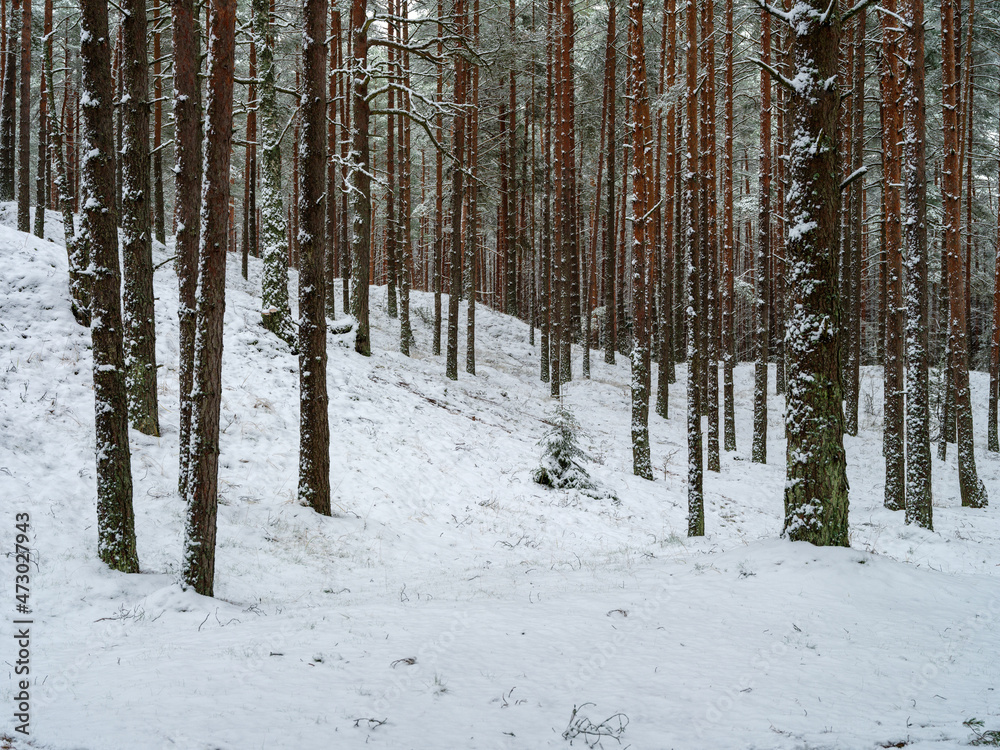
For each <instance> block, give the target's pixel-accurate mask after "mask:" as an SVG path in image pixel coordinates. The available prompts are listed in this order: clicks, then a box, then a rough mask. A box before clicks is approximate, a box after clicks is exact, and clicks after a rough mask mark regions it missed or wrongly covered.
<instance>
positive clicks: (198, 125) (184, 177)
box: [171, 0, 202, 498]
mask: <svg viewBox="0 0 1000 750" xmlns="http://www.w3.org/2000/svg"><path fill="white" fill-rule="evenodd" d="M171 27H172V35H173V51H174V66H173V67H174V86H173V89H174V101H173V112H174V123H175V125H174V169H173V172H174V195H175V196H176V201H177V205H176V217H177V231H176V237H175V245H174V247H175V249H176V253H177V266H176V268H177V286H178V304H177V317H178V330H179V334H178V339H179V349H180V354H179V357H178V373H177V380H178V390H179V391H180V404H179V422H180V429H179V437H178V443H179V445H180V457H179V461H178V472H177V489H178V492H179V494H180V496H181V497H184V498H186V497H187V491H188V476H189V475H188V472H189V468H190V461H191V420H192V417H193V413H194V398H193V394H192V388H193V387H194V340H195V312H196V307H197V299H196V290H197V286H198V248H199V245H200V242H201V176H202V162H201V140H202V119H201V84H200V82H199V73H200V65H199V62H198V61H199V60H200V57H201V44H200V38H201V29H200V27H199V25H198V16H197V11H196V6H195V0H174V2H173V4H172V9H171Z"/></svg>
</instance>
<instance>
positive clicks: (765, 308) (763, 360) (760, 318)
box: [751, 10, 771, 464]
mask: <svg viewBox="0 0 1000 750" xmlns="http://www.w3.org/2000/svg"><path fill="white" fill-rule="evenodd" d="M760 13H761V16H760V24H761V59H762V60H763V62H764V63H765V64H766V65H770V63H771V16H770V14H769V13H768V12H767V11H766V10H762V11H761V12H760ZM760 94H761V107H760V193H759V196H758V204H757V205H758V208H757V256H756V259H755V262H754V281H755V283H756V290H755V296H756V300H755V304H754V321H755V327H756V332H755V337H756V349H757V356H756V361H755V363H754V380H753V448H752V451H751V460H752V461H753V462H754V463H761V464H763V463H767V380H768V372H767V366H768V359H769V354H770V326H769V323H770V318H771V299H770V297H771V268H770V266H771V78H770V75H769V74H768V72H767V71H764V70H762V71H761V74H760Z"/></svg>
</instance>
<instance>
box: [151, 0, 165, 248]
mask: <svg viewBox="0 0 1000 750" xmlns="http://www.w3.org/2000/svg"><path fill="white" fill-rule="evenodd" d="M162 54H163V52H162V49H161V46H160V0H156V1H155V3H154V4H153V231H154V233H155V236H156V241H157V242H159V243H160V244H161V245H163V244H165V243H166V241H167V222H166V209H165V208H164V204H163V67H162V66H163V59H162Z"/></svg>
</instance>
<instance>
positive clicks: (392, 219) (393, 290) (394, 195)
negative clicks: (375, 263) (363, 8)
mask: <svg viewBox="0 0 1000 750" xmlns="http://www.w3.org/2000/svg"><path fill="white" fill-rule="evenodd" d="M395 4H396V3H395V0H388V8H389V15H390V16H395V15H397V13H396V7H395ZM386 29H387V31H388V38H389V42H390V44H391V45H396V44H398V43H399V42H398V39H397V37H398V35H399V34H398V30H399V24H398V22H396V21H389V22H388V23H387V24H386ZM386 54H387V57H388V68H389V74H390V75H391V76H393V77H394V78H395V79H396V81H399V80H400V65H399V62H398V57H397V50H396V49H395V47H394V46H390V47H388V49H386ZM400 99H402V92H400ZM395 109H396V89H395V88H390V89H389V94H388V106H387V110H388V114H386V117H385V122H386V139H385V171H386V187H387V190H386V200H385V209H386V210H385V213H386V216H385V246H384V247H385V267H386V301H387V304H386V312H387V313H388V315H389V317H390V318H398V317H399V305H398V303H397V299H398V297H397V283H396V282H397V279H398V278H399V247H398V243H399V220H398V219H397V217H396V208H397V207H398V197H399V192H400V191H399V185H398V182H397V176H396V121H397V119H398V118H397V116H396V115H395V114H394V110H395Z"/></svg>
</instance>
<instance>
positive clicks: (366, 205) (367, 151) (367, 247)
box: [350, 0, 372, 357]
mask: <svg viewBox="0 0 1000 750" xmlns="http://www.w3.org/2000/svg"><path fill="white" fill-rule="evenodd" d="M366 4H367V3H366V0H352V2H351V30H352V33H353V35H354V38H353V40H352V46H353V49H352V52H351V75H352V76H353V81H352V89H353V99H354V108H353V121H352V123H351V124H352V131H353V133H354V147H353V151H354V153H353V157H354V162H353V163H352V166H351V173H350V185H351V209H352V213H353V217H354V226H353V228H352V232H353V236H352V238H351V248H352V249H351V255H352V258H353V260H354V269H353V272H352V276H353V281H354V289H353V294H352V296H351V314H352V315H353V316H354V318H355V320H357V326H358V327H357V333H356V335H355V338H354V350H355V351H356V352H357V353H358V354H361V355H363V356H366V357H368V356H370V355H371V353H372V350H371V339H370V338H369V332H368V329H369V322H368V283H369V252H370V251H371V233H372V231H371V227H372V191H371V146H370V144H369V141H368V126H369V111H370V109H369V106H368V80H369V72H368V27H367V24H366V20H367V19H366Z"/></svg>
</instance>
